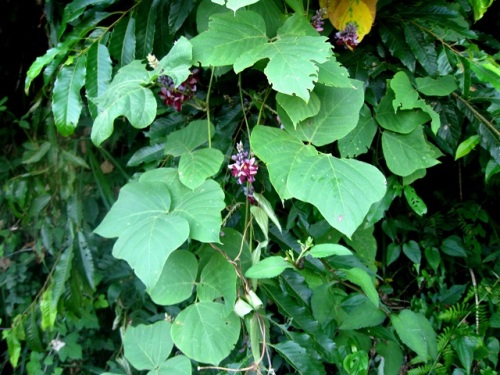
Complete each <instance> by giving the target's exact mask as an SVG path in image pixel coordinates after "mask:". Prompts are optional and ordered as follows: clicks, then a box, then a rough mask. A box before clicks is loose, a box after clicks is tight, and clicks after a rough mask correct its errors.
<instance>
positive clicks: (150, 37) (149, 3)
mask: <svg viewBox="0 0 500 375" xmlns="http://www.w3.org/2000/svg"><path fill="white" fill-rule="evenodd" d="M159 3H160V0H143V1H141V2H140V3H139V6H138V7H137V11H136V17H135V19H136V28H135V30H136V42H137V45H136V57H137V58H138V59H143V58H145V57H146V56H147V54H148V53H151V52H153V42H154V38H155V31H156V16H157V14H158V12H157V10H158V5H159Z"/></svg>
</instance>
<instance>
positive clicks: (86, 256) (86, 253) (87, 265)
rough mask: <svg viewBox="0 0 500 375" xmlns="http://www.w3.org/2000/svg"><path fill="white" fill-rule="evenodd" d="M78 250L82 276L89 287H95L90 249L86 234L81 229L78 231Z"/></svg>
mask: <svg viewBox="0 0 500 375" xmlns="http://www.w3.org/2000/svg"><path fill="white" fill-rule="evenodd" d="M78 250H79V255H80V260H81V262H80V264H81V267H82V268H83V271H84V276H85V279H86V281H87V283H88V284H89V286H90V288H92V289H94V288H95V281H94V277H95V266H94V261H93V259H92V250H91V249H90V246H89V243H88V241H87V237H86V234H85V233H84V232H83V231H79V232H78Z"/></svg>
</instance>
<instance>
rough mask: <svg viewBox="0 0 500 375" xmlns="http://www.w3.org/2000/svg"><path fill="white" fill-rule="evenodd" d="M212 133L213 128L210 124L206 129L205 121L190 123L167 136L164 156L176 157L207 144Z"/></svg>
mask: <svg viewBox="0 0 500 375" xmlns="http://www.w3.org/2000/svg"><path fill="white" fill-rule="evenodd" d="M214 132H215V128H214V126H213V125H212V123H210V126H209V127H208V126H207V121H206V120H195V121H191V122H190V123H189V125H188V126H186V127H184V128H182V129H179V130H176V131H174V132H172V133H170V134H169V135H168V137H167V143H166V145H165V154H166V155H172V156H174V157H177V156H181V155H182V154H184V153H189V152H191V151H193V150H194V149H195V148H197V147H200V146H201V145H203V144H204V143H206V142H208V139H209V138H211V137H212V135H213V134H214Z"/></svg>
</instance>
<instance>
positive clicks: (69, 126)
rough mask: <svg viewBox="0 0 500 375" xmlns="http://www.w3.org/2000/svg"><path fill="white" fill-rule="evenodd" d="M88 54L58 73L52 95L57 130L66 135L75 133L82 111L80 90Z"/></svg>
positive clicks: (83, 81) (83, 82)
mask: <svg viewBox="0 0 500 375" xmlns="http://www.w3.org/2000/svg"><path fill="white" fill-rule="evenodd" d="M85 65H86V55H81V56H80V57H78V58H77V59H76V61H75V63H74V64H71V65H69V66H64V67H63V68H62V69H61V71H60V72H59V74H57V78H56V81H55V83H54V95H53V96H52V112H53V113H54V120H55V123H56V127H57V130H58V131H59V133H61V134H62V135H64V136H68V135H71V134H73V132H74V131H75V129H76V126H77V125H78V120H79V119H80V113H81V112H82V97H81V94H80V90H81V89H82V87H83V85H84V84H85V71H86V68H85Z"/></svg>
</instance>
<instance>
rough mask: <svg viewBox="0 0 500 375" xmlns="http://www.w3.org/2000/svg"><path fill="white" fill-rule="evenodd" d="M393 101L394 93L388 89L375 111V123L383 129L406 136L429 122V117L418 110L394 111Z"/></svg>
mask: <svg viewBox="0 0 500 375" xmlns="http://www.w3.org/2000/svg"><path fill="white" fill-rule="evenodd" d="M394 100H395V96H394V91H392V90H391V89H390V88H388V89H387V92H386V94H385V95H384V97H383V98H382V100H381V101H380V104H379V105H378V106H377V108H376V110H375V114H376V119H377V122H378V123H379V124H380V126H382V127H383V128H384V129H387V130H390V131H393V132H396V133H402V134H408V133H411V132H412V131H414V130H415V129H416V128H417V127H419V126H420V125H423V124H425V123H426V122H428V121H429V120H430V117H429V115H428V114H427V113H425V112H424V111H422V110H420V109H417V110H414V109H407V110H404V109H394V106H393V102H394Z"/></svg>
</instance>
